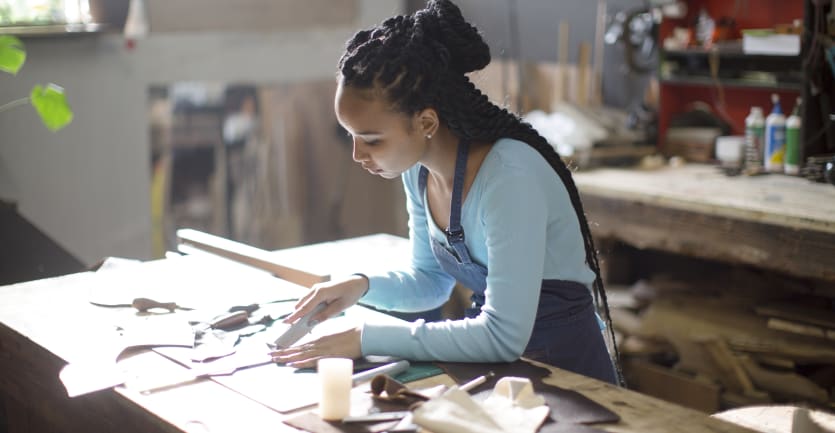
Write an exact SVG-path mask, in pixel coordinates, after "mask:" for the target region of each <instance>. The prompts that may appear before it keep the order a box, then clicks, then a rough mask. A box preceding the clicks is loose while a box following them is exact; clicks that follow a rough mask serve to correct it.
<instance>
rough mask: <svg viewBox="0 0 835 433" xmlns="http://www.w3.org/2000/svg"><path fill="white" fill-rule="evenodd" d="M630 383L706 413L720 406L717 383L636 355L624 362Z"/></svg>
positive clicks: (642, 389)
mask: <svg viewBox="0 0 835 433" xmlns="http://www.w3.org/2000/svg"><path fill="white" fill-rule="evenodd" d="M626 373H627V377H628V379H629V383H630V384H631V386H633V387H635V389H637V390H639V391H640V392H643V393H646V394H649V395H652V396H654V397H658V398H661V399H663V400H666V401H671V402H675V403H678V404H680V405H682V406H686V407H689V408H692V409H696V410H700V411H703V412H706V413H713V412H716V411H717V410H719V387H718V386H717V385H715V384H711V383H709V382H707V381H704V380H698V379H695V378H693V377H691V376H688V375H685V374H682V373H679V372H676V371H673V370H670V369H667V368H663V367H661V366H657V365H654V364H651V363H649V362H646V361H641V360H639V359H634V358H633V359H632V360H630V361H629V362H628V363H627V364H626Z"/></svg>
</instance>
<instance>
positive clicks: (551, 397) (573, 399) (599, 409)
mask: <svg viewBox="0 0 835 433" xmlns="http://www.w3.org/2000/svg"><path fill="white" fill-rule="evenodd" d="M438 366H439V367H441V368H442V369H443V370H444V371H445V372H446V373H447V374H449V375H450V376H451V377H452V378H453V379H454V380H455V381H456V382H457V383H458V384H463V383H465V382H467V381H469V380H472V379H474V378H476V377H478V376H482V375H486V374H487V373H489V372H491V371H492V372H493V373H495V375H494V376H493V377H492V378H491V379H488V380H487V381H486V382H485V383H483V384H481V385H479V386H478V387H476V388H475V389H473V390H472V391H471V394H472V395H473V397H474V398H475V399H476V400H483V399H485V398H487V396H488V395H490V392H492V390H493V387H494V386H495V385H496V382H497V381H498V380H499V379H501V378H502V377H505V376H516V377H526V378H528V379H530V380H531V383H532V384H533V389H534V391H535V392H536V393H537V394H540V395H542V397H544V398H545V402H546V403H547V404H548V407H549V408H550V409H551V414H550V418H551V420H552V421H553V423H552V422H548V421H546V424H545V425H544V426H543V427H542V429H540V431H541V432H551V431H552V430H550V429H548V428H549V427H551V426H553V425H560V428H564V427H562V425H563V424H598V423H615V422H618V421H620V416H618V414H616V413H614V412H612V411H611V410H610V409H608V408H607V407H605V406H603V405H601V404H600V403H597V402H595V401H594V400H592V399H590V398H588V397H586V396H585V395H583V394H580V393H579V392H577V391H572V390H569V389H565V388H560V387H558V386H553V385H548V384H546V383H544V382H543V381H542V380H543V379H544V378H546V377H548V376H549V375H550V372H549V371H548V369H546V368H542V367H538V366H535V365H533V364H530V363H528V362H525V361H523V360H518V361H515V362H510V363H494V364H487V363H466V362H442V363H438ZM565 428H567V427H565ZM553 431H554V432H559V431H572V430H553ZM578 431H581V430H578ZM592 431H594V430H592Z"/></svg>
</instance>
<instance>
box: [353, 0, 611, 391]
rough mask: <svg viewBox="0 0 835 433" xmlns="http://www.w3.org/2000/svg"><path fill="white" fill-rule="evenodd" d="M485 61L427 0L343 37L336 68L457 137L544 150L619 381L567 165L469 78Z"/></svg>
mask: <svg viewBox="0 0 835 433" xmlns="http://www.w3.org/2000/svg"><path fill="white" fill-rule="evenodd" d="M488 63H490V48H489V47H488V46H487V43H486V42H485V41H484V39H483V38H482V37H481V35H480V34H479V32H478V29H476V28H475V27H474V26H473V25H471V24H470V23H468V22H467V21H465V20H464V17H463V16H462V15H461V11H460V10H459V9H458V7H457V6H456V5H455V4H453V3H452V2H451V1H450V0H429V1H428V3H427V5H426V7H425V8H424V9H422V10H419V11H417V12H416V13H415V14H414V15H400V16H395V17H392V18H389V19H387V20H386V21H384V22H383V23H382V24H381V25H379V26H377V27H374V28H371V29H367V30H362V31H359V32H357V33H356V34H355V35H354V37H353V38H351V39H350V40H349V41H348V43H347V46H346V50H345V54H343V55H342V58H341V59H340V60H339V65H338V68H339V73H340V74H341V77H342V80H343V85H344V86H346V87H354V88H359V89H379V90H381V91H382V92H383V95H384V96H385V97H386V98H387V100H388V101H389V102H390V103H392V104H393V106H394V108H395V109H397V110H399V111H401V112H403V113H404V114H407V115H413V114H415V113H418V112H420V111H421V110H423V109H425V108H429V107H431V108H434V109H435V110H436V111H437V112H438V116H439V119H440V121H441V122H443V123H444V124H445V125H446V126H447V127H448V128H449V129H450V131H452V133H453V134H454V135H456V136H457V137H458V138H461V139H469V140H470V141H481V142H490V143H492V142H495V141H496V140H498V139H499V138H503V137H509V138H513V139H516V140H519V141H522V142H524V143H527V144H528V145H529V146H531V147H533V148H534V149H536V150H537V151H538V152H539V153H540V154H541V155H542V157H543V158H545V160H546V161H547V162H548V163H549V164H550V165H551V167H553V169H554V171H555V172H556V173H557V175H558V176H559V178H560V180H562V182H563V184H564V185H565V187H566V189H567V191H568V195H569V197H570V199H571V204H572V205H573V207H574V210H575V211H576V213H577V219H578V220H579V223H580V231H581V232H582V237H583V242H584V244H585V252H586V263H587V264H588V266H589V267H590V268H591V270H592V271H593V272H594V274H595V280H594V284H593V288H594V298H595V303H596V304H598V308H599V306H600V300H601V299H602V306H603V313H604V316H605V320H606V323H607V324H608V328H609V337H610V338H611V342H612V346H613V348H614V358H615V359H614V361H615V365H616V370H617V375H618V380H619V381H620V383H621V384H623V374H622V372H621V370H620V365H619V363H618V362H617V360H618V358H619V354H618V349H617V345H616V344H614V343H615V337H614V330H613V327H612V319H611V315H610V314H609V305H608V302H607V299H606V291H605V290H604V288H603V281H602V279H601V277H600V265H599V263H598V260H597V252H596V249H595V247H594V242H593V240H592V236H591V231H590V230H589V224H588V221H587V220H586V217H585V212H584V211H583V205H582V203H581V202H580V194H579V192H578V190H577V186H576V185H575V184H574V180H573V179H572V177H571V171H570V170H569V169H568V167H567V166H566V164H565V163H564V162H563V160H562V159H561V158H560V156H559V154H557V152H556V151H555V150H554V148H553V146H551V145H550V144H549V143H548V142H547V141H546V140H545V138H543V137H542V136H541V135H539V133H537V132H536V130H535V129H533V127H531V125H530V124H528V123H525V122H523V121H522V120H521V119H520V118H519V117H518V116H516V115H514V114H513V113H511V112H509V111H508V110H507V109H504V108H500V107H498V106H496V105H495V104H493V103H492V102H490V100H489V99H488V98H487V96H486V95H485V94H484V93H482V92H481V91H480V90H479V89H478V88H476V86H475V85H474V84H473V83H472V82H471V81H470V80H469V78H468V77H467V75H466V74H467V73H469V72H473V71H477V70H480V69H482V68H484V67H485V66H487V64H488Z"/></svg>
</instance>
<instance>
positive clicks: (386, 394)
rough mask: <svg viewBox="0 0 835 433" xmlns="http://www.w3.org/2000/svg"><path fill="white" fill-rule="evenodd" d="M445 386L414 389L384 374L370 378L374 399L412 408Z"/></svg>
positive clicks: (442, 389) (434, 395)
mask: <svg viewBox="0 0 835 433" xmlns="http://www.w3.org/2000/svg"><path fill="white" fill-rule="evenodd" d="M445 388H446V387H444V386H443V385H441V386H437V387H434V388H429V389H426V390H421V391H415V390H411V389H409V387H407V386H406V385H404V384H402V383H400V382H398V381H397V380H396V379H394V378H392V377H391V376H389V375H386V374H380V375H377V376H375V377H374V378H373V379H371V394H372V395H373V396H374V399H375V400H378V401H385V402H388V403H393V404H398V405H402V406H406V407H409V408H413V407H415V406H416V405H419V404H421V403H423V402H424V401H427V400H429V399H430V398H433V397H436V396H438V395H440V394H441V393H442V392H443V391H444V390H445Z"/></svg>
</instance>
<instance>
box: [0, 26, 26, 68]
mask: <svg viewBox="0 0 835 433" xmlns="http://www.w3.org/2000/svg"><path fill="white" fill-rule="evenodd" d="M24 62H26V50H25V49H24V48H23V42H20V39H18V38H16V37H14V36H10V35H0V71H4V72H8V73H10V74H12V75H17V71H19V70H20V68H21V67H23V63H24Z"/></svg>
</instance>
